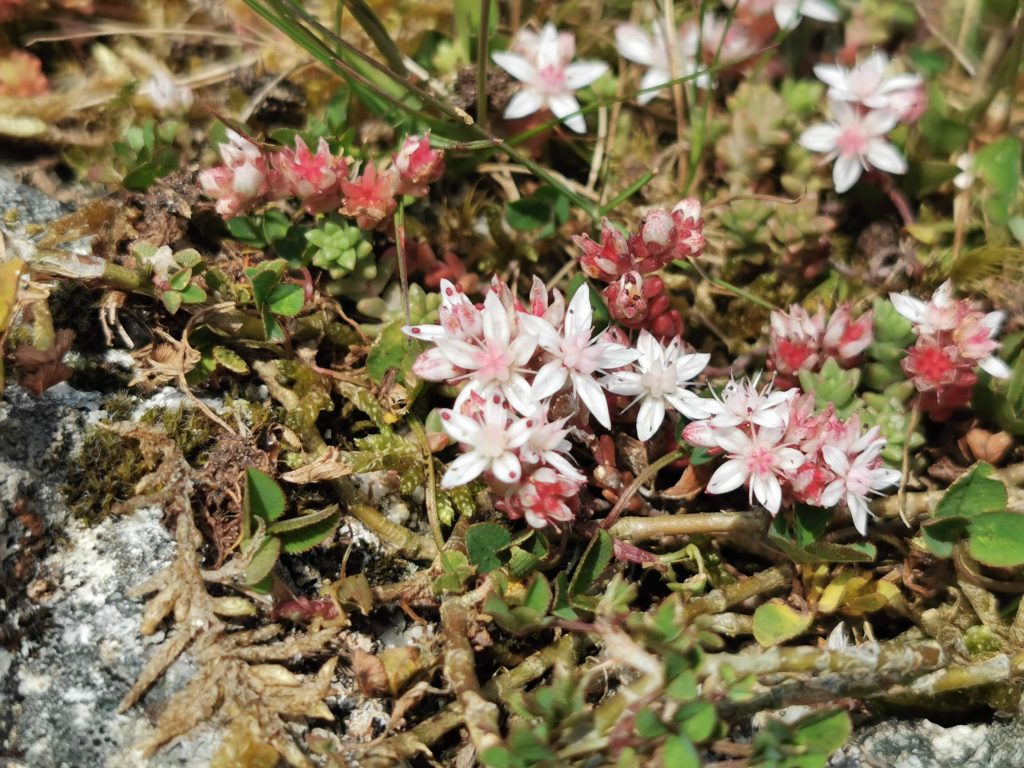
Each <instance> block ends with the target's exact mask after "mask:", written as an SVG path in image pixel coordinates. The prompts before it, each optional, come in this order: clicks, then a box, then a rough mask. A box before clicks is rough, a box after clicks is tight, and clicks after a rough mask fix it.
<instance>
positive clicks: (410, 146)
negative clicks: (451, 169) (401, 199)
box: [394, 132, 444, 197]
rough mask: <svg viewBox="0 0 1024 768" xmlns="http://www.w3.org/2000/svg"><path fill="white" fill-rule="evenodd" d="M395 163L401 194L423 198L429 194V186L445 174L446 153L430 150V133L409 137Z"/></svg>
mask: <svg viewBox="0 0 1024 768" xmlns="http://www.w3.org/2000/svg"><path fill="white" fill-rule="evenodd" d="M394 163H395V170H396V171H398V192H399V194H403V195H415V196H417V197H423V196H425V195H426V194H427V185H428V184H430V183H432V182H435V181H437V180H438V179H440V178H441V175H442V174H443V173H444V151H443V150H440V149H431V148H430V133H429V132H427V133H426V134H424V135H423V136H407V137H406V139H405V141H404V142H403V143H402V148H401V149H400V150H399V151H398V154H396V155H395V156H394Z"/></svg>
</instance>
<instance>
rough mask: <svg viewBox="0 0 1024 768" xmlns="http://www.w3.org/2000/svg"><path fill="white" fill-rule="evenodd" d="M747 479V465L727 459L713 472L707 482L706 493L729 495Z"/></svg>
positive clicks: (736, 460) (743, 462)
mask: <svg viewBox="0 0 1024 768" xmlns="http://www.w3.org/2000/svg"><path fill="white" fill-rule="evenodd" d="M746 479H747V463H746V462H745V461H743V460H742V459H729V461H727V462H725V463H724V464H723V465H722V466H720V467H719V468H718V469H716V470H715V474H713V475H712V476H711V480H709V481H708V487H707V492H708V493H714V494H718V493H729V491H735V490H736V489H737V488H739V487H740V486H741V485H743V483H744V482H745V481H746Z"/></svg>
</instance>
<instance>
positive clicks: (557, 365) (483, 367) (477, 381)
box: [404, 279, 637, 527]
mask: <svg viewBox="0 0 1024 768" xmlns="http://www.w3.org/2000/svg"><path fill="white" fill-rule="evenodd" d="M441 301H442V303H441V308H440V310H439V323H438V324H437V325H417V326H412V327H408V328H405V329H404V330H405V332H406V333H407V334H408V335H409V336H411V337H412V338H415V339H421V340H424V341H428V342H432V343H433V344H434V346H433V347H432V348H430V349H428V350H427V351H425V352H423V353H422V354H421V355H420V356H419V358H418V359H417V360H416V363H415V365H414V366H413V373H415V374H416V375H417V376H420V377H421V378H424V379H427V380H428V381H447V382H449V383H451V384H460V385H461V386H462V389H461V391H460V392H459V395H458V397H457V398H456V400H455V406H454V408H452V409H450V410H446V411H443V412H442V414H441V419H442V425H443V427H444V429H445V431H446V432H447V433H448V435H449V436H450V437H452V438H453V439H455V440H456V441H458V442H459V443H460V444H461V445H462V448H463V453H462V455H461V456H460V457H459V458H458V459H456V460H455V461H454V462H453V463H452V464H451V465H450V467H449V468H448V471H447V472H446V473H445V476H444V478H443V479H442V481H441V484H442V487H448V488H450V487H455V486H458V485H463V484H465V483H467V482H469V481H470V480H473V479H475V478H477V477H480V476H481V475H483V476H484V478H485V479H486V480H487V481H488V482H489V483H490V484H491V486H492V488H493V489H494V490H495V491H496V492H497V493H498V494H499V496H501V497H502V498H503V501H502V507H503V509H505V510H506V512H507V513H508V514H509V515H511V516H513V517H525V518H526V519H527V521H528V522H529V523H530V525H533V526H535V527H542V526H544V525H547V524H549V523H558V522H564V521H566V520H569V519H571V518H572V511H571V505H570V502H571V500H572V499H574V498H575V497H576V496H577V495H578V492H579V489H580V488H581V487H582V485H583V483H584V482H585V479H584V477H583V475H582V474H580V473H579V471H578V470H576V469H575V467H573V465H572V464H571V463H570V462H569V461H568V459H567V455H568V451H569V448H570V445H569V443H568V441H567V440H566V439H565V435H566V434H567V433H568V430H567V429H566V428H565V426H564V425H565V422H566V419H560V420H556V421H553V422H549V421H548V418H547V414H548V410H549V402H550V399H551V397H553V396H554V395H556V394H557V393H559V392H561V391H568V392H571V393H572V394H573V396H574V397H575V399H576V401H577V402H578V403H579V404H580V405H581V406H582V407H585V408H586V409H588V410H589V411H590V413H591V414H593V416H594V418H595V419H597V421H598V422H599V423H601V424H602V425H604V426H605V427H610V426H611V419H610V414H609V411H608V401H607V398H606V396H605V393H604V390H603V388H602V384H603V377H604V375H605V374H606V372H607V371H608V370H610V369H615V368H619V367H621V366H623V365H626V364H628V363H630V362H631V361H632V360H634V359H635V358H636V355H637V353H636V352H635V351H634V350H631V349H630V348H628V347H626V346H624V345H622V344H619V343H616V342H614V341H611V340H609V339H608V338H607V337H606V336H605V335H604V334H596V335H595V334H594V331H593V313H592V310H591V306H590V297H589V293H588V291H587V290H586V289H585V288H584V289H582V290H579V291H577V292H576V295H575V296H574V297H573V300H572V301H571V302H570V303H569V305H568V306H566V304H565V301H564V299H563V298H562V296H561V295H560V294H559V293H558V292H555V293H554V296H553V298H552V299H551V300H550V301H549V298H548V294H547V291H546V290H545V288H544V285H543V283H541V282H540V281H539V280H537V281H536V282H535V284H534V288H533V291H532V292H531V295H530V301H529V304H528V306H526V307H524V306H523V304H522V303H521V302H520V301H518V300H517V299H516V298H515V297H514V296H513V295H512V292H511V291H510V290H509V289H508V287H507V286H506V285H505V284H504V283H501V282H500V281H498V280H497V279H495V281H493V282H492V285H491V288H490V290H489V291H488V293H487V296H486V297H485V299H484V302H483V305H482V306H476V305H475V304H473V302H472V301H470V300H469V298H468V297H467V296H466V295H465V294H464V293H462V291H461V290H459V289H458V288H457V287H456V286H454V285H453V284H452V283H450V282H449V281H447V280H443V281H442V282H441ZM599 377H601V378H599Z"/></svg>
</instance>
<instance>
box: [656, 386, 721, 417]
mask: <svg viewBox="0 0 1024 768" xmlns="http://www.w3.org/2000/svg"><path fill="white" fill-rule="evenodd" d="M665 399H666V400H668V401H669V403H671V404H672V407H673V408H675V409H676V410H677V411H679V413H681V414H683V416H685V417H686V418H688V419H706V418H707V417H708V416H710V415H711V410H710V409H709V408H708V407H707V405H708V403H710V402H711V401H710V400H708V399H707V398H704V397H699V396H698V395H696V394H694V393H693V392H691V391H690V390H688V389H681V390H679V391H677V392H675V393H674V394H671V395H666V397H665Z"/></svg>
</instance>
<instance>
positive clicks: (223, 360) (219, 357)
mask: <svg viewBox="0 0 1024 768" xmlns="http://www.w3.org/2000/svg"><path fill="white" fill-rule="evenodd" d="M213 359H214V360H216V361H217V364H218V365H220V366H221V367H222V368H226V369H227V370H229V371H231V372H232V373H238V374H244V373H248V372H249V366H248V364H247V363H246V362H245V360H243V359H242V357H241V355H239V354H238V353H236V352H235V351H234V350H231V349H228V348H227V347H222V346H220V345H218V346H216V347H214V348H213Z"/></svg>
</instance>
